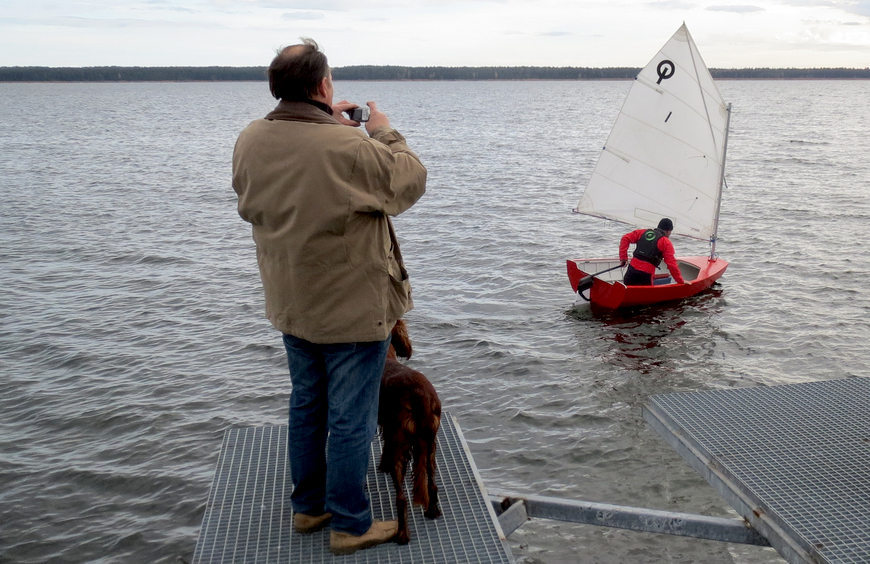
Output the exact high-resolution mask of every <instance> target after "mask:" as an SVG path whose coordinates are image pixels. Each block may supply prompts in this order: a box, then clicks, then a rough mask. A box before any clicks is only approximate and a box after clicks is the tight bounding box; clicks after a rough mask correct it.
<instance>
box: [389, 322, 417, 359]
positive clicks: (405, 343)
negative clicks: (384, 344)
mask: <svg viewBox="0 0 870 564" xmlns="http://www.w3.org/2000/svg"><path fill="white" fill-rule="evenodd" d="M390 344H391V345H392V346H393V350H395V351H396V356H399V357H401V358H411V352H412V350H411V337H409V336H408V326H407V325H405V320H404V319H399V320H398V321H396V325H395V326H394V327H393V331H392V334H391V336H390Z"/></svg>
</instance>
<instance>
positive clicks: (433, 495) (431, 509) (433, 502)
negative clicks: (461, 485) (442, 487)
mask: <svg viewBox="0 0 870 564" xmlns="http://www.w3.org/2000/svg"><path fill="white" fill-rule="evenodd" d="M428 446H429V449H428V452H427V453H426V459H427V460H426V462H427V464H426V477H427V479H428V482H429V483H428V486H429V506H428V507H427V508H426V512H425V513H423V515H425V516H426V518H427V519H437V518H438V517H441V510H440V509H438V486H436V485H435V466H436V465H435V441H434V440H433V441H432V442H431V443H429V445H428Z"/></svg>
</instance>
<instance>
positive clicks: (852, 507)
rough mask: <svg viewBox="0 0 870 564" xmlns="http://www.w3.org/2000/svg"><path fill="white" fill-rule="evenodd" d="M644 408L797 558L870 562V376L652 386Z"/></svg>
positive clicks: (718, 485) (720, 488)
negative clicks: (718, 386)
mask: <svg viewBox="0 0 870 564" xmlns="http://www.w3.org/2000/svg"><path fill="white" fill-rule="evenodd" d="M644 417H645V418H646V420H647V421H648V422H649V423H650V424H651V425H652V426H653V427H654V428H655V429H656V431H658V432H659V434H660V435H662V437H663V438H665V440H667V441H668V443H670V444H671V445H672V446H673V447H674V448H675V449H676V450H677V451H678V452H679V453H680V454H681V455H682V456H683V458H685V459H686V461H687V462H689V464H690V465H691V466H692V467H693V468H694V469H695V470H696V471H698V472H699V473H700V474H701V475H702V476H704V478H705V479H707V481H708V482H710V484H711V485H713V487H715V488H716V490H717V491H718V492H719V493H720V494H721V495H722V496H723V497H724V498H725V499H726V500H727V501H728V502H729V503H730V504H731V505H732V506H733V507H734V508H735V509H736V510H737V511H738V513H740V514H741V515H742V516H743V517H744V518H746V519H747V520H748V521H749V522H750V523H751V524H752V526H753V527H754V528H755V529H757V530H758V531H759V532H760V533H761V534H763V535H764V536H765V537H767V539H768V541H770V544H771V545H772V546H773V547H774V548H776V549H777V551H778V552H779V553H780V554H781V555H782V556H783V558H785V559H786V560H787V561H788V562H790V563H791V564H797V563H802V564H803V563H812V564H818V563H823V562H827V563H843V564H853V563H858V562H862V563H867V562H870V378H847V379H843V380H831V381H824V382H809V383H804V384H788V385H781V386H771V387H759V388H741V389H732V390H715V391H705V392H692V393H675V394H665V395H659V396H652V397H651V398H650V401H649V404H648V405H647V406H645V407H644Z"/></svg>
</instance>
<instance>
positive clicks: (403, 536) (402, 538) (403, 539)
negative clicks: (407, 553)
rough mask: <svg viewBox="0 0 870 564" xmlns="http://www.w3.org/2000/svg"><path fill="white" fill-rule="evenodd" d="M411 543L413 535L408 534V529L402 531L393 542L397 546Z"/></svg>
mask: <svg viewBox="0 0 870 564" xmlns="http://www.w3.org/2000/svg"><path fill="white" fill-rule="evenodd" d="M410 541H411V535H409V534H408V529H405V530H400V531H399V532H397V533H396V536H394V537H393V542H394V543H396V544H408V543H409V542H410Z"/></svg>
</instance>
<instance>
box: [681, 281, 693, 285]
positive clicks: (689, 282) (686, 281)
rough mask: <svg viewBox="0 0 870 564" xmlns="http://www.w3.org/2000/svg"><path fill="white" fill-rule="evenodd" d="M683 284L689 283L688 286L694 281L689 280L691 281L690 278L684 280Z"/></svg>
mask: <svg viewBox="0 0 870 564" xmlns="http://www.w3.org/2000/svg"><path fill="white" fill-rule="evenodd" d="M683 284H685V285H687V286H689V285H691V284H692V283H691V282H689V281H688V280H683Z"/></svg>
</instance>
